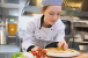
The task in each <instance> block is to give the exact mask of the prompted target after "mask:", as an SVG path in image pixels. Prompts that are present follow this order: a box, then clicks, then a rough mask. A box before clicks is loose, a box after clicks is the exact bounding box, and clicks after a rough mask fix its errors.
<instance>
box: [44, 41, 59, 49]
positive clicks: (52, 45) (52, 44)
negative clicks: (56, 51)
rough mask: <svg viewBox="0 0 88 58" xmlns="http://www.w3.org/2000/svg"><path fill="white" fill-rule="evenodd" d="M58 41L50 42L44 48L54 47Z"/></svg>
mask: <svg viewBox="0 0 88 58" xmlns="http://www.w3.org/2000/svg"><path fill="white" fill-rule="evenodd" d="M58 43H59V42H52V43H50V44H48V45H46V47H45V48H52V47H54V48H56V47H57V44H58Z"/></svg>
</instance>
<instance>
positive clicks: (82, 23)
mask: <svg viewBox="0 0 88 58" xmlns="http://www.w3.org/2000/svg"><path fill="white" fill-rule="evenodd" d="M74 27H82V28H88V24H87V23H85V22H74Z"/></svg>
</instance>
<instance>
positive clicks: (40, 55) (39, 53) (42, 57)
mask: <svg viewBox="0 0 88 58" xmlns="http://www.w3.org/2000/svg"><path fill="white" fill-rule="evenodd" d="M31 53H32V55H33V56H35V58H49V57H48V56H47V55H46V50H43V49H42V48H40V47H39V48H38V50H36V51H31Z"/></svg>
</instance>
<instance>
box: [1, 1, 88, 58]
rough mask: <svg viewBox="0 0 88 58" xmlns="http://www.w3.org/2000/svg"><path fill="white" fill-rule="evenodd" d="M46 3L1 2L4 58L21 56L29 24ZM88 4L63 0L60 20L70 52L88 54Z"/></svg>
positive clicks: (2, 57) (2, 50)
mask: <svg viewBox="0 0 88 58" xmlns="http://www.w3.org/2000/svg"><path fill="white" fill-rule="evenodd" d="M41 2H42V0H0V57H1V58H5V57H7V58H11V56H12V55H13V54H15V53H21V52H22V49H21V43H22V39H23V36H24V32H25V29H26V26H27V23H28V22H29V21H30V20H31V18H32V17H33V16H34V15H37V14H41V8H42V3H41ZM87 2H88V0H63V6H62V12H61V16H60V18H61V19H62V22H63V23H64V24H65V27H66V28H65V34H66V36H65V40H66V41H67V43H68V45H69V48H74V49H76V50H78V51H82V52H85V53H86V52H88V3H87Z"/></svg>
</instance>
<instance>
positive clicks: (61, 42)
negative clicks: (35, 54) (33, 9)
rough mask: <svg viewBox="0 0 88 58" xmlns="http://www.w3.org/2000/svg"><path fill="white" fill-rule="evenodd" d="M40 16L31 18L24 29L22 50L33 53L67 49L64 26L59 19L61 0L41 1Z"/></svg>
mask: <svg viewBox="0 0 88 58" xmlns="http://www.w3.org/2000/svg"><path fill="white" fill-rule="evenodd" d="M42 5H43V7H42V9H41V12H42V14H40V15H36V16H33V18H32V19H31V21H29V23H28V26H27V28H26V32H25V36H24V38H23V43H22V49H23V50H26V51H35V50H37V49H38V47H42V48H56V47H62V48H64V49H67V48H68V45H67V44H66V42H65V39H64V37H65V25H64V24H63V23H62V21H61V19H60V13H61V6H62V0H43V1H42Z"/></svg>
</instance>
